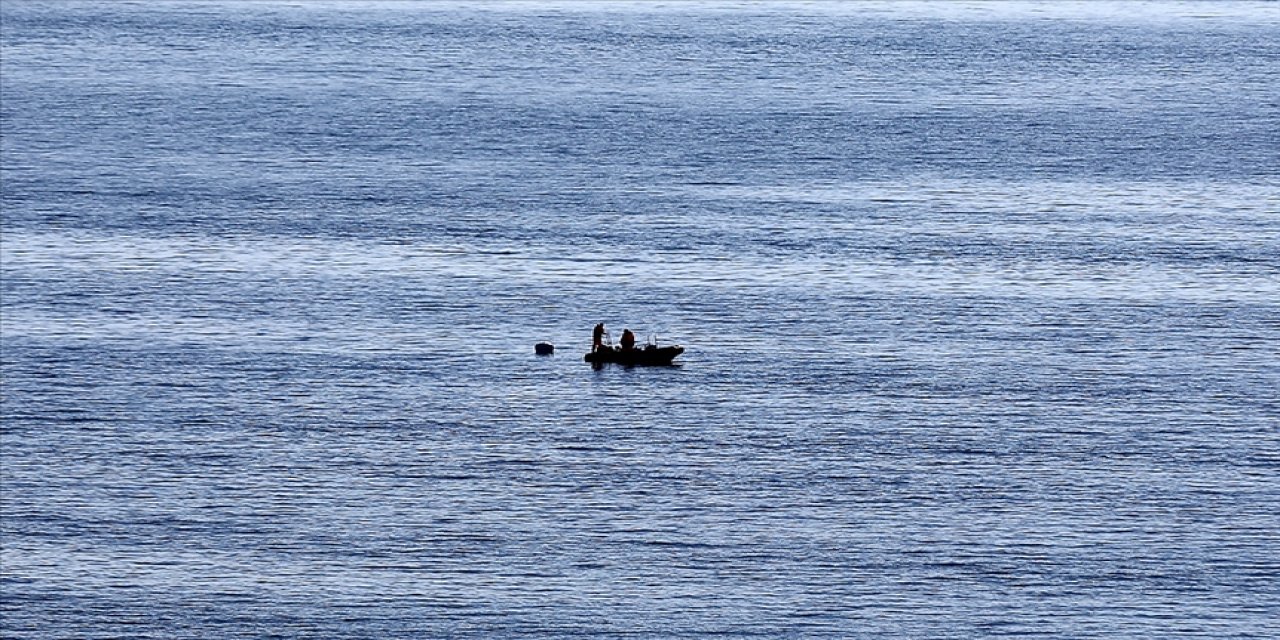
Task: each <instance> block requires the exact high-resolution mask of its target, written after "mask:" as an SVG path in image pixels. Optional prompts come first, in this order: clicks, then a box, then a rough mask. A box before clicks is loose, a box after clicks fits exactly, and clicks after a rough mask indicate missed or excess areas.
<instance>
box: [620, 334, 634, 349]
mask: <svg viewBox="0 0 1280 640" xmlns="http://www.w3.org/2000/svg"><path fill="white" fill-rule="evenodd" d="M635 346H636V334H634V333H631V330H630V329H623V330H622V350H623V351H630V350H632V349H633V348H635Z"/></svg>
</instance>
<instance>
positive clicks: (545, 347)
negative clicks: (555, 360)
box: [533, 342, 556, 356]
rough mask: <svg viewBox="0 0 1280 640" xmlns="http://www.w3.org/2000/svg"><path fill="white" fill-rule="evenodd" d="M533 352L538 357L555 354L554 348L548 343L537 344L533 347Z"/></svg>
mask: <svg viewBox="0 0 1280 640" xmlns="http://www.w3.org/2000/svg"><path fill="white" fill-rule="evenodd" d="M533 352H534V353H536V354H538V355H540V356H549V355H551V354H553V353H555V352H556V346H555V345H554V344H551V343H550V342H539V343H538V344H535V345H533Z"/></svg>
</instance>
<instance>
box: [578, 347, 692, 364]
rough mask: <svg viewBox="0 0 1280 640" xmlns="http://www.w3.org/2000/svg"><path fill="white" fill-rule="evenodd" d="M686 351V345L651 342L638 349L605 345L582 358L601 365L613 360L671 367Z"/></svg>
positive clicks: (619, 362)
mask: <svg viewBox="0 0 1280 640" xmlns="http://www.w3.org/2000/svg"><path fill="white" fill-rule="evenodd" d="M682 353H684V347H682V346H680V345H673V346H670V347H659V346H658V345H656V344H649V345H645V346H643V347H639V348H636V349H622V348H621V347H614V346H609V345H605V346H602V347H600V348H599V349H598V350H596V351H593V352H591V353H588V354H587V355H585V356H583V357H582V359H583V360H585V361H587V362H590V363H591V364H596V365H601V364H605V363H609V362H612V363H613V364H620V365H623V366H627V367H669V366H671V365H672V362H671V361H672V360H674V359H675V357H676V356H678V355H680V354H682Z"/></svg>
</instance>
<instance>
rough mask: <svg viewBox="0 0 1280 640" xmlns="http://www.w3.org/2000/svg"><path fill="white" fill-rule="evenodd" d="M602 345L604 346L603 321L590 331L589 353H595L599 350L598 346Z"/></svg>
mask: <svg viewBox="0 0 1280 640" xmlns="http://www.w3.org/2000/svg"><path fill="white" fill-rule="evenodd" d="M602 346H604V323H603V322H601V323H600V324H597V325H596V328H595V329H593V330H592V331H591V353H595V352H597V351H599V350H600V347H602Z"/></svg>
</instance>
